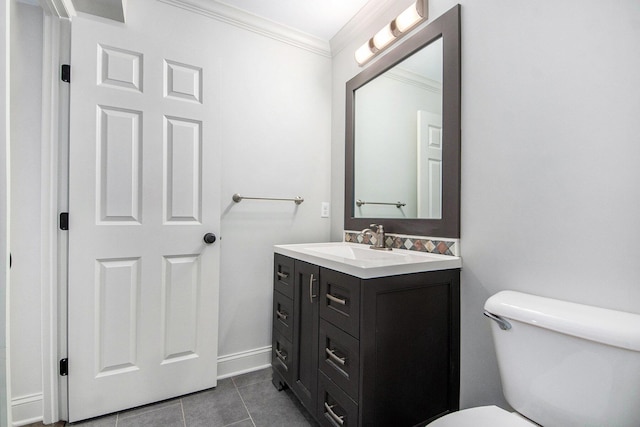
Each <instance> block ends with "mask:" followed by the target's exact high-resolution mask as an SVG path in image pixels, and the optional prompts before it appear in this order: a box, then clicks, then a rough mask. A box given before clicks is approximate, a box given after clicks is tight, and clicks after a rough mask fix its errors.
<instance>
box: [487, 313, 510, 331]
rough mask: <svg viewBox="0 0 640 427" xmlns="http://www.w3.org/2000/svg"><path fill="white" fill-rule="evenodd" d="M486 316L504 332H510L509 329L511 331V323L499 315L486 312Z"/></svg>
mask: <svg viewBox="0 0 640 427" xmlns="http://www.w3.org/2000/svg"><path fill="white" fill-rule="evenodd" d="M484 315H485V316H487V317H488V318H489V319H491V320H493V321H495V322H497V323H498V326H500V329H502V330H503V331H508V330H509V329H511V323H509V322H507V321H506V320H505V319H503V318H502V317H500V316H498V315H497V314H493V313H491V312H489V311H487V310H485V311H484Z"/></svg>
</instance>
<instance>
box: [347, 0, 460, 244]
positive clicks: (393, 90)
mask: <svg viewBox="0 0 640 427" xmlns="http://www.w3.org/2000/svg"><path fill="white" fill-rule="evenodd" d="M459 22H460V6H456V7H454V8H453V9H451V10H450V11H449V12H447V13H445V14H444V15H442V16H440V17H439V18H438V19H436V20H434V21H433V22H431V23H430V24H429V25H427V26H426V27H424V28H422V29H421V30H419V31H418V32H417V33H415V34H414V35H412V36H411V37H409V38H407V39H406V40H404V42H403V43H402V44H400V45H398V46H396V47H395V48H394V49H393V50H391V51H390V52H388V53H387V54H386V55H385V56H383V57H381V58H380V59H379V60H378V61H377V62H375V63H374V64H372V65H371V66H370V67H368V68H366V69H365V70H363V71H362V72H361V73H360V74H358V75H357V76H355V77H354V78H353V79H351V80H349V81H348V82H347V120H346V124H347V127H346V131H347V132H346V168H345V171H346V176H345V184H346V185H345V187H346V192H345V229H348V230H361V229H363V228H366V227H368V226H369V225H370V224H371V223H374V222H380V223H382V224H384V225H385V229H386V230H387V232H391V233H401V234H418V235H424V236H431V237H449V238H457V237H459V236H460V31H459V27H460V24H459Z"/></svg>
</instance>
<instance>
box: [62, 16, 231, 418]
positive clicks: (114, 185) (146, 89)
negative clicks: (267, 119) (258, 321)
mask: <svg viewBox="0 0 640 427" xmlns="http://www.w3.org/2000/svg"><path fill="white" fill-rule="evenodd" d="M71 56H72V73H71V75H72V81H71V127H70V129H71V130H70V162H69V164H70V166H69V167H70V171H69V173H70V188H69V209H70V225H69V299H68V315H69V319H68V320H69V322H68V324H69V331H68V343H69V344H68V346H69V348H68V358H69V377H68V378H69V420H70V421H77V420H81V419H86V418H89V417H94V416H97V415H101V414H105V413H110V412H114V411H118V410H121V409H124V408H129V407H133V406H138V405H142V404H146V403H149V402H153V401H158V400H162V399H166V398H170V397H173V396H178V395H182V394H185V393H190V392H193V391H197V390H201V389H205V388H209V387H213V386H215V385H216V376H217V369H216V361H217V339H218V280H219V247H220V246H219V242H217V241H216V242H215V243H213V244H206V243H205V242H204V241H203V236H204V234H205V233H209V232H211V233H215V234H218V233H219V225H220V195H219V191H220V176H219V171H220V167H219V165H220V160H219V153H220V146H219V140H218V136H217V135H216V129H218V128H219V126H218V122H217V120H218V119H217V117H218V106H217V104H216V103H217V100H216V95H217V94H216V87H217V84H218V83H217V81H218V70H217V67H216V61H215V59H214V58H215V53H214V52H212V51H204V50H202V49H198V48H195V47H194V46H192V45H191V44H190V43H189V41H187V40H181V37H180V35H179V32H177V31H166V32H164V33H158V32H155V33H154V34H149V33H147V32H145V30H144V28H132V27H131V26H129V25H127V24H119V23H113V24H112V23H107V22H106V21H98V20H90V19H87V18H84V17H76V18H74V21H73V26H72V55H71Z"/></svg>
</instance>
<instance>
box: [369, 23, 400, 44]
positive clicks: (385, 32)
mask: <svg viewBox="0 0 640 427" xmlns="http://www.w3.org/2000/svg"><path fill="white" fill-rule="evenodd" d="M393 39H395V36H394V35H393V31H392V30H391V24H388V25H385V26H384V28H383V29H381V30H380V31H378V33H377V34H376V35H375V36H373V44H374V45H375V47H377V48H378V49H384V47H385V46H387V45H388V44H389V43H391V42H392V41H393Z"/></svg>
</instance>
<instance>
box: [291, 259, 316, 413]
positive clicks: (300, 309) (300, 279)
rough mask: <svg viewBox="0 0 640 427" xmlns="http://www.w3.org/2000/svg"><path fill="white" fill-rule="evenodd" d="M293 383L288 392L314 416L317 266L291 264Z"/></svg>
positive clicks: (300, 263)
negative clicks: (292, 276) (293, 287)
mask: <svg viewBox="0 0 640 427" xmlns="http://www.w3.org/2000/svg"><path fill="white" fill-rule="evenodd" d="M294 271H295V289H294V301H293V305H294V309H293V311H294V317H295V321H294V326H293V351H294V352H295V357H294V358H293V364H294V366H293V381H292V384H291V389H292V390H293V391H294V393H295V394H296V395H297V396H298V398H299V399H300V401H301V402H302V404H303V405H304V406H305V407H306V408H307V410H308V411H309V412H310V413H311V414H312V415H315V413H316V404H315V402H316V394H317V381H318V276H319V274H320V269H319V268H318V266H315V265H312V264H308V263H306V262H303V261H297V260H296V262H295V268H294Z"/></svg>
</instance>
